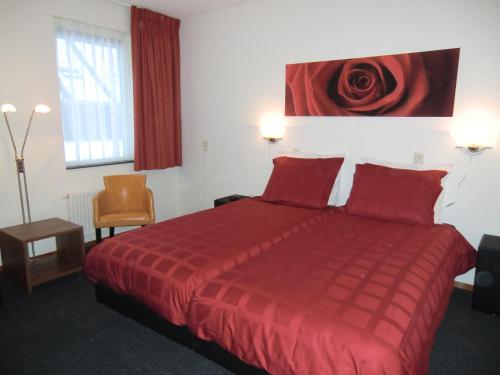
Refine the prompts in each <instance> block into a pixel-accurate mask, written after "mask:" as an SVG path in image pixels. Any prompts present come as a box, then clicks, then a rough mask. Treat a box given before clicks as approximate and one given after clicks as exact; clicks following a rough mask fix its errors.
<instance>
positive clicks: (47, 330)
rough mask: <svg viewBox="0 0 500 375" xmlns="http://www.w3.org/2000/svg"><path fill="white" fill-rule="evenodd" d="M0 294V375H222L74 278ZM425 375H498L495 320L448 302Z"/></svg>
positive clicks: (459, 295)
mask: <svg viewBox="0 0 500 375" xmlns="http://www.w3.org/2000/svg"><path fill="white" fill-rule="evenodd" d="M0 288H1V289H2V292H3V306H1V307H0V374H3V375H7V374H16V375H17V374H51V375H52V374H54V375H55V374H68V375H69V374H207V375H209V374H214V375H215V374H217V375H219V374H220V375H222V374H229V372H228V371H227V370H225V369H224V368H222V367H220V366H219V365H217V364H215V363H213V362H211V361H209V360H207V359H205V358H204V357H202V356H200V355H198V354H196V353H195V352H193V351H191V350H189V349H187V348H185V347H183V346H181V345H178V344H176V343H174V342H172V341H170V340H169V339H167V338H165V337H163V336H160V335H158V334H157V333H155V332H153V331H151V330H149V329H147V328H145V327H143V326H141V325H139V324H137V323H135V322H133V321H131V320H129V319H127V318H125V317H123V316H121V315H120V314H118V313H115V312H114V311H111V310H110V309H108V308H106V307H104V306H101V305H99V304H97V303H96V302H95V298H94V291H93V287H92V286H91V285H90V283H88V282H87V280H86V279H85V278H84V276H83V275H81V274H77V275H73V276H69V277H66V278H63V279H60V280H57V281H53V282H51V283H48V284H45V285H41V286H38V287H36V288H35V289H34V292H33V294H32V295H31V296H29V297H28V296H27V295H25V294H24V292H22V291H21V290H19V289H17V288H15V287H13V286H12V285H11V284H10V283H9V282H7V281H6V280H4V279H3V278H2V277H1V276H0ZM430 374H431V375H444V374H454V375H460V374H464V375H465V374H467V375H469V374H480V375H489V374H492V375H493V374H497V375H498V374H500V319H499V318H493V317H491V316H489V315H486V314H482V313H478V312H475V311H472V310H471V309H470V294H469V293H467V292H464V291H461V290H456V291H455V292H454V294H453V297H452V300H451V303H450V308H449V310H448V312H447V315H446V318H445V320H444V322H443V324H442V325H441V327H440V329H439V331H438V334H437V338H436V343H435V345H434V349H433V352H432V356H431V370H430Z"/></svg>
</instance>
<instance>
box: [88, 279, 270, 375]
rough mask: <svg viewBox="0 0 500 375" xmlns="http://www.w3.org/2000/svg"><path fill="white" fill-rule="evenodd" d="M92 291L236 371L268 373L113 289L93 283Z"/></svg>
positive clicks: (245, 374) (104, 301)
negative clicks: (93, 288)
mask: <svg viewBox="0 0 500 375" xmlns="http://www.w3.org/2000/svg"><path fill="white" fill-rule="evenodd" d="M95 295H96V300H97V302H99V303H101V304H103V305H105V306H107V307H109V308H111V309H112V310H114V311H116V312H118V313H120V314H122V315H124V316H126V317H128V318H130V319H132V320H135V321H136V322H138V323H140V324H142V325H144V326H146V327H148V328H151V329H152V330H154V331H156V332H158V333H159V334H161V335H163V336H166V337H168V338H169V339H171V340H173V341H175V342H177V343H179V344H181V345H184V346H186V347H188V348H190V349H192V350H194V351H196V352H197V353H200V354H201V355H203V356H205V357H207V358H208V359H210V360H212V361H214V362H216V363H218V364H220V365H221V366H224V367H225V368H227V369H228V370H230V371H232V372H234V373H236V374H241V375H267V374H268V373H267V372H266V371H264V370H263V369H261V368H258V367H255V366H252V365H249V364H248V363H245V362H243V361H242V360H240V359H239V358H237V357H236V356H234V355H233V354H231V353H230V352H228V351H227V350H225V349H224V348H222V347H221V346H219V345H218V344H216V343H214V342H210V341H205V340H202V339H200V338H198V337H196V336H194V335H193V334H192V333H191V332H190V331H189V330H188V328H187V327H186V326H176V325H174V324H172V323H170V322H169V321H167V320H165V319H164V318H162V317H160V316H159V315H158V314H156V313H155V312H153V311H151V310H150V309H149V308H148V307H147V306H146V305H144V304H143V303H141V302H139V301H138V300H136V299H135V298H133V297H131V296H128V295H124V294H119V293H116V292H114V291H112V290H111V289H109V288H107V287H106V286H104V285H102V284H96V285H95Z"/></svg>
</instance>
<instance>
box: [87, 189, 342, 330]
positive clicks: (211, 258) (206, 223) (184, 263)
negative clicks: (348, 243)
mask: <svg viewBox="0 0 500 375" xmlns="http://www.w3.org/2000/svg"><path fill="white" fill-rule="evenodd" d="M334 210H335V209H334V208H325V209H310V208H300V207H293V206H287V205H278V204H273V203H267V202H263V201H261V200H260V199H259V198H252V199H245V200H240V201H237V202H233V203H230V204H227V205H224V206H221V207H218V208H215V209H209V210H205V211H201V212H197V213H194V214H190V215H186V216H182V217H179V218H175V219H171V220H167V221H164V222H161V223H157V224H154V225H150V226H147V227H144V228H140V229H137V230H134V231H130V232H126V233H123V234H120V235H118V236H116V237H113V238H109V239H107V240H105V241H104V242H103V243H101V244H99V245H98V246H96V247H94V248H93V249H92V251H91V252H90V253H89V254H88V256H87V258H86V261H85V273H86V275H87V277H88V278H89V279H90V281H92V282H93V283H95V284H97V285H98V286H99V287H101V289H100V290H101V292H103V289H102V287H104V288H106V289H108V290H110V291H113V292H116V293H118V294H120V295H126V296H130V297H133V298H134V299H135V300H137V301H139V302H141V303H142V304H144V305H145V306H147V308H149V309H151V310H152V311H154V312H155V313H156V314H157V315H159V316H160V317H162V318H164V319H166V320H167V321H169V322H170V323H172V324H174V325H178V326H181V325H184V324H185V314H186V311H187V308H188V303H189V301H190V298H191V295H192V293H193V291H194V290H195V289H196V288H197V287H199V286H201V285H202V284H203V283H204V282H206V281H207V280H209V279H211V278H213V277H216V276H217V275H218V274H220V273H221V272H224V271H227V270H229V269H231V268H232V267H234V266H235V265H237V264H239V263H242V262H245V261H246V260H248V259H250V258H252V257H255V256H257V255H259V254H260V253H263V252H266V251H268V250H269V249H270V248H271V247H272V246H274V245H275V244H277V243H279V242H280V241H282V240H283V239H286V238H288V237H290V236H293V235H295V234H296V233H298V232H300V231H303V230H306V229H307V228H309V227H310V226H311V225H313V224H315V223H317V222H318V221H321V220H323V219H324V218H325V217H327V216H328V215H329V214H330V213H331V212H333V211H334ZM104 292H105V291H104Z"/></svg>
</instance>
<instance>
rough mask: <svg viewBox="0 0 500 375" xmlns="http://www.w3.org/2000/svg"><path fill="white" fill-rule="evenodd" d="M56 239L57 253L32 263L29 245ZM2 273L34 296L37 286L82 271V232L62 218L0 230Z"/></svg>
mask: <svg viewBox="0 0 500 375" xmlns="http://www.w3.org/2000/svg"><path fill="white" fill-rule="evenodd" d="M50 237H55V239H56V245H57V251H56V252H55V253H53V254H47V255H43V256H40V257H37V258H35V259H34V260H30V259H29V258H28V244H29V243H30V242H34V241H38V240H41V239H44V238H50ZM0 247H1V249H2V263H3V273H4V275H5V277H7V278H8V279H10V280H12V281H13V282H14V283H16V284H17V285H19V286H20V287H21V288H23V289H24V290H26V292H27V293H31V291H32V289H33V287H34V286H36V285H39V284H42V283H45V282H47V281H50V280H54V279H56V278H59V277H62V276H66V275H69V274H71V273H74V272H79V271H81V270H82V268H83V259H84V256H85V255H84V251H83V228H82V227H81V226H80V225H77V224H73V223H71V222H69V221H66V220H62V219H59V218H52V219H47V220H40V221H34V222H32V223H27V224H21V225H15V226H13V227H8V228H2V229H0Z"/></svg>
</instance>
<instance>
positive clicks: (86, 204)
mask: <svg viewBox="0 0 500 375" xmlns="http://www.w3.org/2000/svg"><path fill="white" fill-rule="evenodd" d="M95 194H96V192H89V193H68V194H66V195H65V196H64V198H65V199H66V200H67V214H68V220H69V221H71V222H72V223H75V224H78V225H81V226H82V227H83V233H84V236H85V240H86V241H88V240H90V239H93V238H94V235H95V228H94V218H93V214H92V198H94V195H95Z"/></svg>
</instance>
